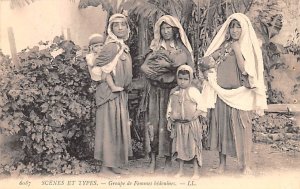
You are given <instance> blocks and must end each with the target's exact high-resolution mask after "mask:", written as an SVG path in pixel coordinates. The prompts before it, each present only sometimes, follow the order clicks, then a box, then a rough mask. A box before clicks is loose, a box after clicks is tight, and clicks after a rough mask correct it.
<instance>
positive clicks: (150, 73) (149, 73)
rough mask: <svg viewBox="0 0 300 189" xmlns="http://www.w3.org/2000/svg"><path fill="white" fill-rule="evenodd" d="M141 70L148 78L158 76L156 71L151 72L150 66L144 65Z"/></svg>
mask: <svg viewBox="0 0 300 189" xmlns="http://www.w3.org/2000/svg"><path fill="white" fill-rule="evenodd" d="M141 70H142V71H143V72H144V73H145V74H146V75H148V76H153V75H155V74H157V72H156V71H153V70H151V69H150V68H149V67H148V66H146V65H145V64H143V65H142V66H141Z"/></svg>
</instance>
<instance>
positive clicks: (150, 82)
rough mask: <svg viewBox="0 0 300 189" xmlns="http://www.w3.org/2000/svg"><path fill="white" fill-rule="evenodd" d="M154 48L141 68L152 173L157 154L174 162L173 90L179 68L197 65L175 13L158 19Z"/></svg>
mask: <svg viewBox="0 0 300 189" xmlns="http://www.w3.org/2000/svg"><path fill="white" fill-rule="evenodd" d="M150 49H151V50H152V52H151V53H150V54H149V55H148V56H147V58H146V60H145V62H144V64H143V65H142V67H141V70H142V72H143V73H144V74H145V76H146V78H147V84H146V87H145V91H144V96H143V99H142V103H141V107H140V108H141V111H142V112H145V122H146V123H147V127H146V128H145V133H146V135H145V151H146V153H147V154H150V156H151V163H150V172H151V173H153V172H154V170H155V167H156V163H155V161H156V160H155V159H156V156H161V157H166V165H168V166H169V165H170V163H171V161H170V160H171V139H170V133H169V131H167V129H166V124H167V120H166V111H167V103H168V99H169V93H170V90H171V89H172V88H173V87H175V86H176V79H175V78H176V77H175V76H176V70H177V68H178V67H179V66H180V65H183V64H189V65H191V66H192V67H194V65H193V52H192V48H191V45H190V43H189V41H188V38H187V36H186V34H185V32H184V30H183V28H182V26H181V24H180V22H179V20H178V19H177V18H175V17H173V16H170V15H165V16H162V17H161V18H159V19H158V21H157V22H156V24H155V26H154V39H153V40H152V42H151V45H150ZM166 170H167V169H166Z"/></svg>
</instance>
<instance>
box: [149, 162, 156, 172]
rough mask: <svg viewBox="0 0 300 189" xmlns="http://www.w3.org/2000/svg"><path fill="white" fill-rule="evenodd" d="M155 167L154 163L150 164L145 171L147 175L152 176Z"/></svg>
mask: <svg viewBox="0 0 300 189" xmlns="http://www.w3.org/2000/svg"><path fill="white" fill-rule="evenodd" d="M155 167H156V166H155V162H151V163H150V166H149V168H148V170H147V173H150V174H153V173H154V172H155Z"/></svg>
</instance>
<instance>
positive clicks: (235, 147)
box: [208, 51, 252, 162]
mask: <svg viewBox="0 0 300 189" xmlns="http://www.w3.org/2000/svg"><path fill="white" fill-rule="evenodd" d="M217 82H218V85H220V86H221V87H222V88H224V89H235V88H238V87H240V86H242V79H241V72H240V70H239V68H238V66H237V60H236V57H235V54H234V52H233V51H232V52H231V53H230V54H229V55H228V56H227V57H226V58H225V60H224V61H223V62H221V63H220V64H219V66H218V68H217ZM209 115H210V117H209V122H210V130H209V144H208V145H209V146H210V149H211V150H218V151H219V152H221V153H222V154H224V155H230V156H233V157H237V158H238V160H239V162H248V161H249V157H250V151H251V144H252V124H251V118H250V112H249V111H242V110H238V109H236V108H232V107H230V106H228V105H227V104H226V103H224V101H222V100H221V99H220V98H219V97H217V102H216V106H215V108H214V109H211V111H210V114H209Z"/></svg>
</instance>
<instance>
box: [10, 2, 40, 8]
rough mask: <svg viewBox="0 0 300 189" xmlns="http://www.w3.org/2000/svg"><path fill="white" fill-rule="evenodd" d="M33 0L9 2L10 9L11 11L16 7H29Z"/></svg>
mask: <svg viewBox="0 0 300 189" xmlns="http://www.w3.org/2000/svg"><path fill="white" fill-rule="evenodd" d="M34 1H35V0H10V7H11V8H12V9H14V8H17V7H24V6H26V5H29V4H31V3H33V2H34Z"/></svg>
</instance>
